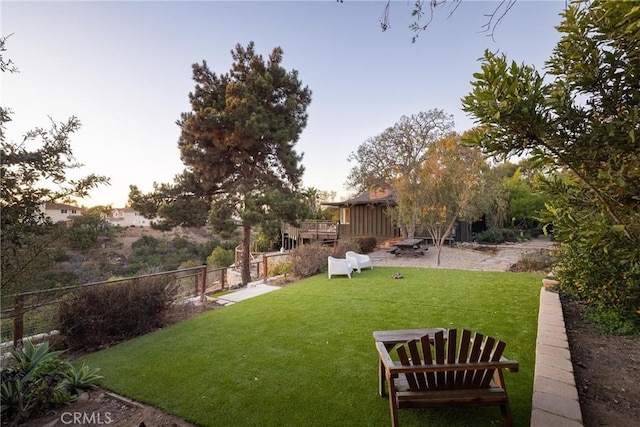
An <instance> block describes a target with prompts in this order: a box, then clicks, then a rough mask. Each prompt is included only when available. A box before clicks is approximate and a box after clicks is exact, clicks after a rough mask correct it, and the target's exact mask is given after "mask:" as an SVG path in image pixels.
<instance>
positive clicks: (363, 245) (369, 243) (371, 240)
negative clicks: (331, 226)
mask: <svg viewBox="0 0 640 427" xmlns="http://www.w3.org/2000/svg"><path fill="white" fill-rule="evenodd" d="M356 242H357V243H358V245H359V246H360V251H356V252H359V253H362V254H368V253H370V252H373V251H374V250H375V248H376V245H377V244H378V242H377V240H376V238H375V237H373V236H366V237H358V238H357V239H356Z"/></svg>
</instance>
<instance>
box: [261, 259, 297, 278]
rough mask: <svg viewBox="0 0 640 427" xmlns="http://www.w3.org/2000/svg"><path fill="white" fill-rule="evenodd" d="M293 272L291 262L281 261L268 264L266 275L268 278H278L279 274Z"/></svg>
mask: <svg viewBox="0 0 640 427" xmlns="http://www.w3.org/2000/svg"><path fill="white" fill-rule="evenodd" d="M292 271H293V264H292V263H291V261H282V262H276V263H269V268H268V271H267V275H268V276H269V277H273V276H279V275H281V274H288V273H291V272H292Z"/></svg>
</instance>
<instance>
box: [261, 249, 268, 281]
mask: <svg viewBox="0 0 640 427" xmlns="http://www.w3.org/2000/svg"><path fill="white" fill-rule="evenodd" d="M268 270H269V269H268V268H267V254H266V253H265V252H263V253H262V277H263V279H262V281H263V282H264V283H267V271H268Z"/></svg>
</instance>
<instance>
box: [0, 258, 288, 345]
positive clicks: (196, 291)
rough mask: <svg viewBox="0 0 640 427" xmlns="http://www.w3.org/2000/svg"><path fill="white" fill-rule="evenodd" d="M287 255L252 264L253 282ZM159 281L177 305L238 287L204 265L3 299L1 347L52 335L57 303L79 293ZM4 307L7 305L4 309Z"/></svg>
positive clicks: (225, 272) (226, 271) (234, 276)
mask: <svg viewBox="0 0 640 427" xmlns="http://www.w3.org/2000/svg"><path fill="white" fill-rule="evenodd" d="M287 258H288V254H282V253H274V254H261V256H257V257H256V258H255V261H254V262H252V263H251V277H252V280H254V279H257V278H262V279H263V280H265V281H266V280H267V279H268V276H269V275H268V271H269V264H270V263H277V262H281V261H282V260H283V259H287ZM149 278H151V279H153V278H160V279H162V280H166V281H167V282H168V283H171V284H173V285H176V286H177V288H178V292H177V295H176V301H184V300H187V299H194V300H195V301H200V302H202V301H204V300H205V298H206V295H207V294H211V293H215V292H219V291H223V290H225V289H232V288H236V287H238V286H240V284H241V278H240V275H239V274H238V272H236V271H235V270H234V269H233V268H216V269H209V268H208V267H207V266H206V265H203V266H199V267H191V268H184V269H180V270H173V271H167V272H162V273H155V274H147V275H142V276H135V277H128V278H122V279H115V280H109V281H102V282H92V283H85V284H82V285H76V286H66V287H60V288H54V289H43V290H38V291H32V292H23V293H20V294H16V295H11V296H10V297H9V298H7V299H3V300H4V301H3V303H4V304H3V307H2V311H1V315H0V337H1V342H2V344H1V346H2V348H5V347H7V346H10V345H11V344H13V346H14V347H15V346H16V345H17V344H18V342H19V341H21V340H22V339H23V338H24V337H37V336H39V335H45V336H46V335H47V334H51V333H55V329H56V325H57V321H58V317H59V314H58V311H59V305H60V302H61V301H63V300H64V299H65V297H67V296H70V295H71V294H72V293H73V292H76V291H78V290H79V289H86V288H89V287H97V286H114V285H118V284H125V283H134V284H136V283H140V282H141V281H142V280H143V279H149ZM4 305H7V307H5V306H4Z"/></svg>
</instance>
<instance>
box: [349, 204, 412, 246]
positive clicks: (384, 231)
mask: <svg viewBox="0 0 640 427" xmlns="http://www.w3.org/2000/svg"><path fill="white" fill-rule="evenodd" d="M350 208H351V218H350V222H349V224H341V226H340V237H342V238H344V237H362V236H374V237H375V238H376V240H378V241H383V240H387V239H391V238H393V237H398V236H399V235H400V230H399V229H398V228H397V227H394V226H393V225H392V223H391V221H390V220H389V217H388V216H387V214H386V210H385V208H384V207H382V206H367V205H355V206H351V207H350Z"/></svg>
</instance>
